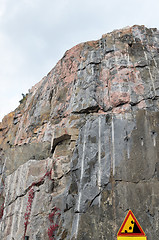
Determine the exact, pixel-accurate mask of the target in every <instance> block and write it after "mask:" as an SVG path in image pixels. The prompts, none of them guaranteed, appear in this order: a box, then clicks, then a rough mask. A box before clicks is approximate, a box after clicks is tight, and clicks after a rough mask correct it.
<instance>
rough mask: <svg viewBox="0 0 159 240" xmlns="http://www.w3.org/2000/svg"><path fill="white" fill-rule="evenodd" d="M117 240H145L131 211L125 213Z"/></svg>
mask: <svg viewBox="0 0 159 240" xmlns="http://www.w3.org/2000/svg"><path fill="white" fill-rule="evenodd" d="M117 240H147V237H146V235H145V233H144V231H143V229H142V228H141V226H140V224H139V223H138V221H137V219H136V218H135V216H134V214H133V212H132V211H131V210H129V212H128V213H127V215H126V217H125V219H124V222H123V224H122V225H121V228H120V229H119V232H118V234H117Z"/></svg>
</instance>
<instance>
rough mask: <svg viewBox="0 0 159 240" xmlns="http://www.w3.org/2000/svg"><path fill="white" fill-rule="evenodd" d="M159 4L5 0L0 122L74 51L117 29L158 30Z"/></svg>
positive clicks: (1, 0) (0, 33)
mask: <svg viewBox="0 0 159 240" xmlns="http://www.w3.org/2000/svg"><path fill="white" fill-rule="evenodd" d="M158 11H159V0H151V1H150V0H149V1H148V0H133V1H132V0H131V1H130V0H0V121H1V119H2V117H3V116H4V115H6V114H7V113H9V112H10V111H12V110H14V109H15V108H16V107H17V106H18V104H19V100H20V99H21V98H22V95H21V94H22V93H27V92H28V89H30V88H31V87H32V86H33V85H34V84H35V83H37V82H39V81H40V80H41V78H42V77H44V76H45V75H47V73H48V72H49V71H50V70H51V69H52V68H53V67H54V66H55V64H56V62H57V61H58V60H59V59H60V58H61V57H62V56H63V54H64V53H65V51H66V50H68V49H70V48H71V47H73V46H74V45H76V44H78V43H80V42H84V41H89V40H96V39H99V38H100V37H101V36H102V34H104V33H107V32H111V31H113V30H114V29H119V28H123V27H126V26H132V25H134V24H142V25H143V24H144V25H145V26H147V27H157V28H158V29H159V13H158Z"/></svg>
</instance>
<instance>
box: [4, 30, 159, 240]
mask: <svg viewBox="0 0 159 240" xmlns="http://www.w3.org/2000/svg"><path fill="white" fill-rule="evenodd" d="M0 145H1V147H0V174H1V182H0V184H1V188H0V193H1V195H0V204H1V205H2V208H1V215H2V212H3V211H2V210H3V202H4V213H3V217H2V218H1V220H0V228H1V231H0V239H2V240H11V239H12V240H13V239H14V240H20V239H24V236H29V240H30V239H31V240H48V239H50V240H51V239H61V240H62V239H72V240H73V239H80V240H81V239H83V240H87V239H92V240H98V239H99V240H101V239H103V240H113V239H116V236H117V231H118V229H119V228H120V226H121V224H122V222H123V220H124V217H125V215H126V213H127V211H128V209H131V210H132V211H133V212H134V214H135V216H136V217H137V219H138V221H139V223H140V224H141V226H142V228H143V229H144V231H145V233H146V235H147V237H148V240H157V239H159V31H158V30H157V29H147V28H146V27H144V26H133V27H130V28H125V29H122V30H116V31H113V32H112V33H109V34H105V35H103V36H102V38H101V39H100V40H98V41H92V42H86V43H82V44H79V45H77V46H75V47H73V48H72V49H71V50H69V51H67V52H66V53H65V55H64V57H63V58H62V59H61V60H60V61H59V62H58V63H57V65H56V66H55V67H54V68H53V69H52V70H51V71H50V72H49V74H48V75H47V76H46V77H44V78H43V79H42V80H41V81H40V82H39V83H38V84H36V85H35V86H34V87H33V88H32V89H31V90H30V91H29V93H28V94H27V95H26V96H25V97H24V98H23V99H22V100H21V104H20V105H19V107H18V108H17V109H16V110H15V111H14V112H12V113H10V114H8V115H7V116H6V117H5V118H4V119H3V121H2V123H0Z"/></svg>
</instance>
